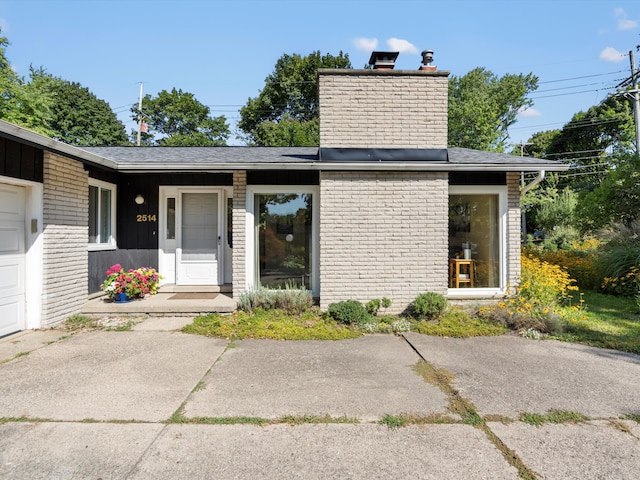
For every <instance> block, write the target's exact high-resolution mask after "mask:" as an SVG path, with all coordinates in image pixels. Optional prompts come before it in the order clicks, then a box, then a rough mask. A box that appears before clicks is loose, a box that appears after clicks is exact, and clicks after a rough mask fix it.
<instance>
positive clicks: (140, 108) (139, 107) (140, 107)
mask: <svg viewBox="0 0 640 480" xmlns="http://www.w3.org/2000/svg"><path fill="white" fill-rule="evenodd" d="M141 132H142V82H140V97H139V100H138V146H140V133H141Z"/></svg>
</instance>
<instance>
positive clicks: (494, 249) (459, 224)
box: [449, 194, 500, 288]
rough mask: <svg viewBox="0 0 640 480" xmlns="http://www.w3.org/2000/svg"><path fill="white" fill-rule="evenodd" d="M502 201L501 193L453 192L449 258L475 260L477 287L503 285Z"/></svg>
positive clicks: (474, 268)
mask: <svg viewBox="0 0 640 480" xmlns="http://www.w3.org/2000/svg"><path fill="white" fill-rule="evenodd" d="M498 200H499V198H498V195H497V194H487V195H482V194H480V195H475V194H474V195H449V258H452V259H453V258H461V259H470V260H473V270H472V275H473V276H474V282H473V283H472V284H473V286H474V287H475V288H498V287H500V224H499V201H498ZM466 285H471V282H465V286H466Z"/></svg>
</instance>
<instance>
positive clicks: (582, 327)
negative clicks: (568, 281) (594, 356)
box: [552, 292, 640, 354]
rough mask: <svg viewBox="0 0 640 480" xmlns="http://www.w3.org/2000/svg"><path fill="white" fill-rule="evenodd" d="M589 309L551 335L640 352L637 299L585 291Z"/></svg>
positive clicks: (578, 341)
mask: <svg viewBox="0 0 640 480" xmlns="http://www.w3.org/2000/svg"><path fill="white" fill-rule="evenodd" d="M584 300H585V304H586V309H585V311H584V312H583V315H581V316H580V317H581V318H579V319H576V320H574V321H568V322H567V323H566V324H565V328H564V332H563V333H561V334H555V335H553V336H552V338H555V339H557V340H562V341H566V342H574V343H583V344H585V345H591V346H594V347H601V348H612V349H614V350H620V351H623V352H631V353H638V354H640V314H638V306H637V305H636V302H635V301H634V299H631V298H625V297H615V296H612V295H604V294H601V293H595V292H585V293H584Z"/></svg>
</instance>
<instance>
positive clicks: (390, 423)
mask: <svg viewBox="0 0 640 480" xmlns="http://www.w3.org/2000/svg"><path fill="white" fill-rule="evenodd" d="M378 425H386V426H387V427H389V428H400V427H404V426H406V425H407V420H406V418H405V417H403V416H400V415H385V416H384V417H382V418H381V419H380V421H378Z"/></svg>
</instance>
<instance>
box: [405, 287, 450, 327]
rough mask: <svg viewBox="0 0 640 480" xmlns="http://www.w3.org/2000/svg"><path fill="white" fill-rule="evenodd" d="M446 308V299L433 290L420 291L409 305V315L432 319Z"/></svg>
mask: <svg viewBox="0 0 640 480" xmlns="http://www.w3.org/2000/svg"><path fill="white" fill-rule="evenodd" d="M446 308H447V299H446V298H445V297H444V296H443V295H441V294H439V293H435V292H427V293H421V294H420V295H418V296H417V297H416V299H415V300H414V301H413V303H412V304H411V305H410V306H409V311H410V312H411V315H412V316H414V317H416V318H419V319H427V320H433V319H435V318H438V317H439V316H440V315H442V312H444V311H445V309H446Z"/></svg>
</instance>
